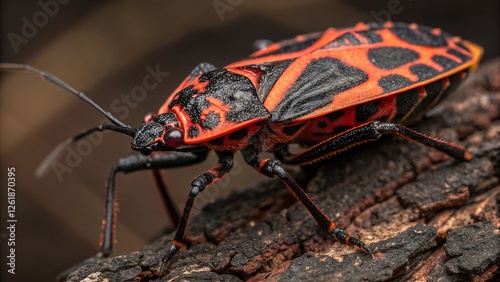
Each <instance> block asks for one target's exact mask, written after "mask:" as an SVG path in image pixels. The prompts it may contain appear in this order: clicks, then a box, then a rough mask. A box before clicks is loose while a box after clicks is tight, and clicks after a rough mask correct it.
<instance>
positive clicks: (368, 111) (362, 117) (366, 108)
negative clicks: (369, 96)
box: [356, 100, 380, 123]
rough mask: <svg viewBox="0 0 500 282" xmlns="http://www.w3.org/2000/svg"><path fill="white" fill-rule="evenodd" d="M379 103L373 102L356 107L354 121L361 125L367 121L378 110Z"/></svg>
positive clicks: (377, 101)
mask: <svg viewBox="0 0 500 282" xmlns="http://www.w3.org/2000/svg"><path fill="white" fill-rule="evenodd" d="M379 103H380V101H379V100H374V101H370V102H367V103H363V104H359V105H357V106H356V121H357V122H359V123H361V122H365V121H367V120H368V119H369V118H370V117H371V116H373V115H374V114H376V113H377V112H378V111H379V110H380V106H379Z"/></svg>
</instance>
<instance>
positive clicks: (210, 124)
mask: <svg viewBox="0 0 500 282" xmlns="http://www.w3.org/2000/svg"><path fill="white" fill-rule="evenodd" d="M219 123H220V116H219V114H218V113H215V112H210V113H208V114H207V116H206V117H205V120H204V121H203V122H202V124H201V126H202V127H203V129H214V128H216V127H217V125H219Z"/></svg>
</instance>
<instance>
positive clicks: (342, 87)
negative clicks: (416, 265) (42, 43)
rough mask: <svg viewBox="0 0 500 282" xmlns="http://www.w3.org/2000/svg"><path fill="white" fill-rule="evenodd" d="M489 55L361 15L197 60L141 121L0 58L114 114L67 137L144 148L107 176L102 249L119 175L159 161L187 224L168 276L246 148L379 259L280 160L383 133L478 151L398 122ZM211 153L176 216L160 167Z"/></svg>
mask: <svg viewBox="0 0 500 282" xmlns="http://www.w3.org/2000/svg"><path fill="white" fill-rule="evenodd" d="M481 54H482V49H481V47H479V46H478V45H475V44H474V43H471V42H468V41H465V40H463V39H461V38H459V37H455V36H452V35H450V34H448V33H446V32H444V31H442V30H440V29H438V28H434V29H433V28H429V27H426V26H421V25H417V24H404V23H391V22H388V23H385V24H383V25H380V24H362V23H360V24H358V25H356V26H355V27H352V28H346V29H333V28H330V29H327V30H326V31H325V32H318V33H310V34H306V35H299V36H297V37H295V38H293V39H290V40H284V41H280V42H277V43H265V44H261V49H260V50H258V51H257V52H255V53H253V54H252V55H250V57H249V58H247V59H245V60H242V61H239V62H235V63H232V64H230V65H228V66H226V67H224V68H222V69H217V68H216V67H214V66H213V65H211V64H208V63H202V64H200V65H198V66H197V67H196V68H195V69H194V70H193V71H192V72H191V74H190V75H189V76H188V77H187V78H186V79H185V80H184V81H183V82H182V83H181V84H180V86H179V87H178V88H177V89H176V90H175V91H174V92H173V94H172V95H171V96H170V98H168V99H167V101H166V102H165V104H164V105H163V106H161V108H160V109H159V111H158V114H157V115H156V116H153V115H147V116H146V118H145V120H144V124H143V125H142V126H141V127H140V128H139V129H137V130H136V129H133V128H130V127H128V126H126V125H125V124H124V123H123V122H121V121H119V120H118V119H116V118H114V117H113V116H111V115H110V114H109V113H107V112H105V111H104V110H102V109H101V108H100V107H99V106H97V105H95V103H93V102H92V101H91V100H90V99H88V98H87V97H86V96H84V95H83V93H80V92H78V91H76V90H74V89H73V88H71V87H69V86H68V85H66V84H65V83H64V82H62V81H60V80H58V79H57V78H55V77H53V76H51V75H49V74H45V73H42V72H40V71H38V70H36V69H33V68H31V67H29V66H24V65H13V64H2V66H1V67H2V68H3V69H26V70H29V71H32V72H35V73H37V74H40V75H42V76H43V77H45V78H46V79H48V80H50V81H52V82H54V83H56V84H58V85H59V86H61V87H63V88H65V89H67V90H69V91H71V92H73V93H74V94H76V95H78V96H79V97H80V98H83V99H84V100H86V101H87V102H89V103H91V104H92V105H93V106H94V107H96V108H98V109H99V110H100V111H101V112H102V113H104V114H105V115H106V116H107V117H108V118H109V119H110V120H111V122H113V123H114V125H107V124H105V125H100V126H99V127H96V128H93V129H90V130H89V131H87V132H85V133H82V134H80V135H78V136H76V137H74V138H72V139H70V140H69V141H67V142H66V143H70V142H73V141H76V140H79V139H81V138H83V137H85V136H87V135H89V134H91V133H92V132H95V131H103V130H112V131H118V132H121V133H124V134H127V135H130V136H132V137H133V140H132V149H133V150H135V151H138V152H140V153H141V154H137V155H133V156H130V157H127V158H123V159H121V160H120V162H119V163H118V165H117V166H116V167H114V168H113V169H112V170H111V172H110V174H109V179H108V183H107V187H106V188H107V192H106V207H105V218H104V221H103V222H104V223H103V228H102V233H101V243H100V252H99V254H98V255H97V257H107V256H108V255H109V254H110V252H111V249H112V239H113V236H114V229H113V228H114V225H115V224H114V223H115V221H116V218H115V216H116V214H115V213H114V211H115V210H116V202H115V200H114V199H115V187H114V178H115V175H116V173H118V172H131V171H136V170H141V169H151V170H153V171H154V176H155V179H156V181H157V184H158V186H159V187H160V191H161V192H162V197H163V199H164V201H165V202H166V205H167V207H171V214H172V215H173V216H172V219H173V220H174V222H176V223H177V225H178V228H177V232H176V234H175V237H174V239H173V242H172V245H171V246H170V249H169V250H168V253H167V255H166V256H165V257H164V258H163V262H162V265H161V267H160V273H162V272H163V271H164V270H165V269H164V267H165V266H166V264H167V263H169V262H170V261H171V260H172V258H173V256H174V255H175V254H176V253H177V251H178V250H179V249H180V247H181V245H182V244H183V242H184V235H185V232H186V226H187V224H188V219H189V214H190V212H191V208H192V205H193V202H194V200H195V198H196V196H197V195H198V194H199V193H200V192H202V191H203V190H204V189H206V188H207V187H208V186H209V185H210V184H213V183H215V182H217V181H218V180H220V179H221V178H222V177H224V176H225V175H226V174H227V173H228V172H229V171H230V170H231V168H232V166H233V154H234V153H235V152H237V151H240V152H241V153H242V154H243V156H244V159H245V161H246V162H247V163H248V164H249V165H251V166H252V167H253V168H255V169H256V170H257V171H258V172H260V173H261V174H263V175H265V176H268V177H275V176H277V177H278V178H280V179H281V180H282V181H283V182H284V183H285V184H286V186H287V187H288V189H289V190H290V192H291V193H292V194H293V195H294V196H295V197H296V198H297V199H298V200H299V201H300V202H301V203H302V204H303V205H304V207H305V208H306V209H307V210H308V211H309V213H310V214H311V215H312V216H313V217H314V219H315V220H316V221H317V223H318V224H319V225H320V227H321V228H322V229H323V230H325V231H326V232H328V233H329V234H331V235H332V236H334V237H335V238H336V239H338V240H340V241H342V242H345V243H348V244H351V245H355V246H358V247H360V248H361V249H363V250H364V251H366V252H368V253H370V254H371V255H372V256H373V252H372V250H371V249H370V247H369V246H367V245H366V244H365V243H363V242H362V241H361V240H359V239H357V238H355V237H352V236H350V235H349V234H347V233H346V232H345V231H344V230H342V229H340V228H339V227H337V226H336V224H335V223H334V222H333V221H332V220H330V219H329V218H328V216H327V215H326V214H324V213H323V212H322V211H321V210H320V208H319V207H317V206H316V204H314V202H313V201H312V200H311V199H310V198H309V196H308V195H307V194H306V193H305V192H304V190H303V189H302V188H301V187H300V186H299V185H298V184H297V182H295V181H294V180H293V179H292V178H291V177H290V175H289V174H288V173H287V172H286V171H285V169H284V168H283V167H282V164H293V165H305V164H309V163H312V162H315V161H318V160H321V159H324V158H327V157H328V156H331V155H334V154H336V153H338V152H340V151H342V150H345V149H347V148H350V147H352V146H355V145H357V144H360V143H363V142H369V141H375V140H377V139H378V138H379V137H380V136H382V135H386V134H396V135H399V136H402V137H404V138H406V139H409V140H410V141H413V142H416V143H421V144H424V145H427V146H429V147H432V148H434V149H437V150H440V151H442V152H444V153H446V154H449V155H451V156H453V157H455V158H458V159H463V160H469V159H470V158H471V156H470V154H469V153H467V151H466V150H465V149H464V148H463V147H461V146H459V145H455V144H453V143H450V142H446V141H442V140H439V139H436V138H433V137H430V136H427V135H424V134H422V133H419V132H416V131H414V130H411V129H409V128H407V127H405V126H403V125H401V124H408V123H411V122H413V121H416V120H418V119H419V118H421V117H422V116H423V114H424V113H425V112H426V111H427V110H428V109H429V108H431V107H433V106H434V105H436V104H437V103H439V102H440V101H441V100H443V99H444V98H445V97H446V96H448V94H449V93H450V92H452V91H453V89H455V87H456V86H457V85H458V84H459V82H461V81H462V80H463V79H464V78H465V77H466V75H467V73H468V72H469V71H471V70H472V69H474V68H475V67H476V66H477V64H478V62H479V60H480V58H481ZM291 143H299V144H301V145H304V146H306V147H307V149H305V150H304V151H303V152H301V153H298V154H291V153H290V152H289V151H288V147H287V145H288V144H291ZM211 150H213V151H215V153H216V154H217V156H218V164H217V165H216V166H214V167H213V168H212V169H210V170H208V171H206V172H204V173H202V174H201V175H199V176H198V177H196V178H195V179H194V180H193V181H192V182H191V191H190V193H189V196H188V199H187V202H186V205H185V207H184V210H183V211H182V215H181V216H180V219H178V217H177V216H176V212H175V209H174V208H173V206H172V204H171V203H170V201H169V199H168V196H167V193H166V188H165V185H164V184H163V181H162V179H161V176H160V174H159V173H158V169H163V168H170V167H178V166H184V165H189V164H192V163H197V162H201V161H203V160H204V159H205V158H206V156H207V154H208V152H209V151H211ZM261 152H272V153H274V155H275V158H268V159H261V158H259V154H260V153H261ZM150 154H151V156H150V157H145V156H147V155H150Z"/></svg>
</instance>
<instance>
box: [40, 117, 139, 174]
mask: <svg viewBox="0 0 500 282" xmlns="http://www.w3.org/2000/svg"><path fill="white" fill-rule="evenodd" d="M105 130H111V131H116V132H120V133H123V134H126V135H129V136H132V137H134V135H135V133H136V132H137V129H134V128H130V127H122V126H116V125H113V124H101V125H99V126H97V127H94V128H91V129H89V130H87V131H84V132H82V133H80V134H78V135H76V136H73V137H70V138H68V139H66V140H64V141H63V142H61V143H60V144H59V145H57V146H56V147H55V148H54V149H53V150H52V152H50V154H48V155H47V156H46V157H45V159H43V161H42V162H41V163H40V165H38V167H37V169H36V170H35V176H36V177H42V176H44V175H45V174H47V172H48V171H49V168H50V164H51V163H52V162H53V161H55V160H57V159H59V158H60V157H61V155H62V153H63V149H64V148H66V146H68V145H69V144H71V143H74V142H77V141H78V140H80V139H83V138H85V137H87V136H89V135H90V134H92V133H94V132H98V131H105Z"/></svg>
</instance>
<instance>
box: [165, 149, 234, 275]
mask: <svg viewBox="0 0 500 282" xmlns="http://www.w3.org/2000/svg"><path fill="white" fill-rule="evenodd" d="M217 157H218V158H219V161H218V163H219V164H218V165H217V166H215V167H213V168H212V169H210V170H208V171H206V172H204V173H203V174H201V175H199V176H198V177H196V178H195V179H194V180H193V181H192V182H191V187H192V188H191V191H190V192H189V196H188V199H187V201H186V205H185V206H184V210H183V212H182V216H181V220H180V222H179V226H178V227H177V231H176V232H175V236H174V240H173V241H172V246H171V247H170V249H169V250H168V252H167V254H166V255H165V256H164V257H163V260H162V264H161V267H160V270H159V275H163V274H164V273H163V271H164V270H165V267H167V266H168V265H169V264H170V263H171V261H172V258H173V257H174V255H175V254H176V253H177V252H178V251H179V249H180V248H181V246H182V244H183V243H184V237H185V234H186V227H187V224H188V220H189V216H190V214H191V209H192V208H193V203H194V200H195V199H196V196H198V194H199V193H200V192H201V191H203V190H205V188H206V187H207V186H208V185H210V184H213V183H215V182H217V181H219V180H220V179H221V178H222V177H224V176H225V175H226V174H227V173H228V172H229V171H230V170H231V169H232V168H233V164H234V161H233V153H232V152H229V151H227V152H217Z"/></svg>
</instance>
